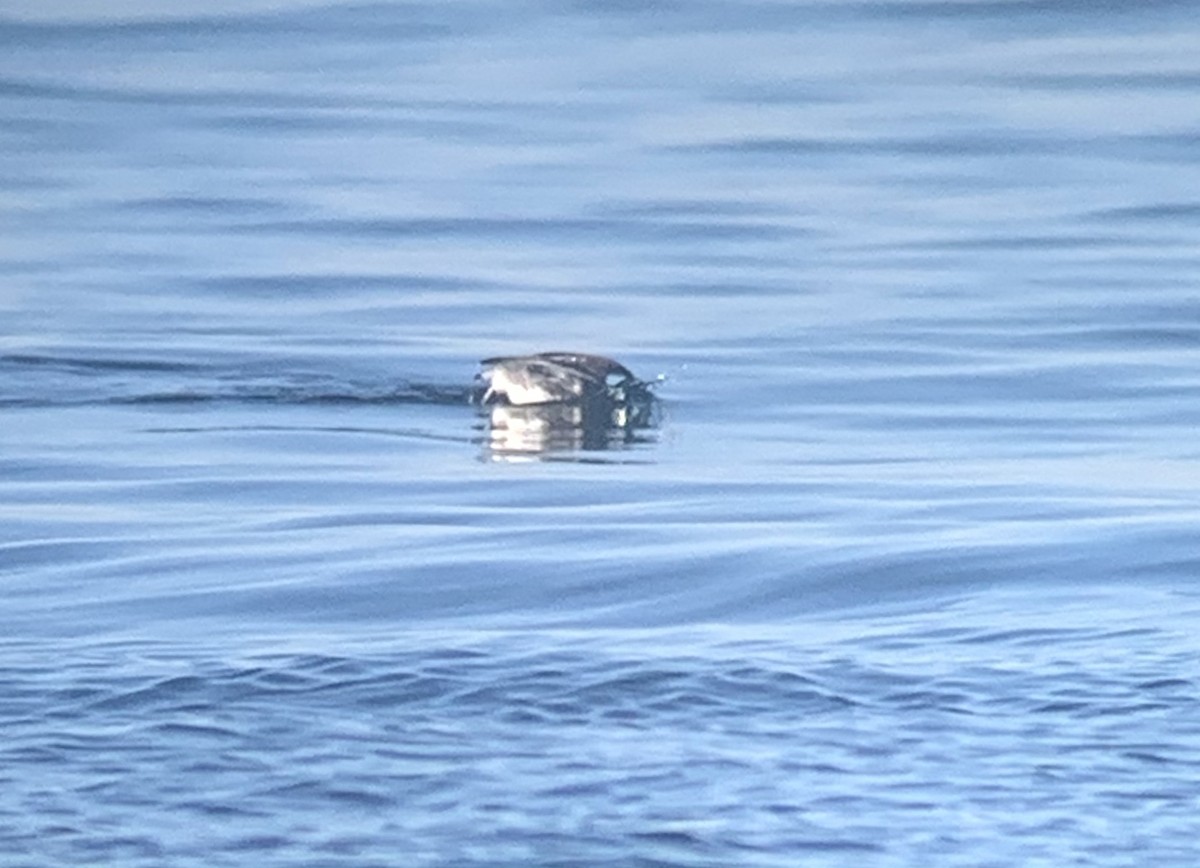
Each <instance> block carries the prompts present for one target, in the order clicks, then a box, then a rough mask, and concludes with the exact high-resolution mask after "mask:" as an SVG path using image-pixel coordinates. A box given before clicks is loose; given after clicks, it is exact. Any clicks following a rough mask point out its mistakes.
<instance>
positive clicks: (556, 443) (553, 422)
mask: <svg viewBox="0 0 1200 868" xmlns="http://www.w3.org/2000/svg"><path fill="white" fill-rule="evenodd" d="M480 415H481V416H482V417H483V419H484V423H483V426H482V427H483V429H484V436H483V439H482V442H483V445H484V449H485V453H486V457H488V458H491V459H495V460H507V459H512V458H521V457H536V456H551V455H553V456H560V457H561V456H562V455H563V454H564V453H571V452H577V451H589V452H594V451H601V450H605V449H625V448H629V447H632V446H636V445H641V444H647V443H652V442H654V437H653V433H654V431H655V430H656V429H657V427H658V423H659V419H660V415H661V414H660V412H659V408H658V402H657V401H656V400H655V398H654V397H653V396H652V395H650V394H649V393H648V392H642V393H640V394H639V395H638V396H637V397H636V398H633V399H629V398H626V399H623V400H609V399H600V400H593V401H582V402H579V401H559V402H553V403H547V404H530V405H526V406H519V407H518V406H513V405H510V404H491V405H481V406H480Z"/></svg>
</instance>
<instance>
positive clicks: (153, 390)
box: [0, 354, 471, 408]
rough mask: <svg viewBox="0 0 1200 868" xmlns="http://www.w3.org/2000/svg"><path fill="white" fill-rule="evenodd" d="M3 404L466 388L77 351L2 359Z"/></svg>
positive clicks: (360, 399) (463, 393) (453, 399)
mask: <svg viewBox="0 0 1200 868" xmlns="http://www.w3.org/2000/svg"><path fill="white" fill-rule="evenodd" d="M0 373H3V374H5V375H7V376H5V377H4V380H5V388H6V389H7V394H5V393H0V407H10V408H21V407H30V408H35V407H36V408H46V407H79V406H97V405H161V404H173V405H194V404H215V403H223V404H286V405H306V404H353V405H361V404H371V405H390V404H425V405H465V404H467V403H468V401H469V398H470V395H471V387H470V386H469V385H466V384H463V385H455V384H445V383H428V382H418V381H414V380H408V379H404V378H402V377H401V378H387V379H383V378H379V379H362V378H354V379H349V378H341V377H338V376H334V375H327V374H321V373H305V372H296V373H282V374H281V373H278V372H270V373H263V372H260V371H257V370H255V369H254V368H253V367H240V368H228V367H219V366H212V365H205V364H196V363H190V362H177V361H169V360H163V359H153V358H149V359H145V358H142V359H139V358H102V357H86V356H77V355H63V356H55V355H38V354H9V355H3V356H0Z"/></svg>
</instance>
